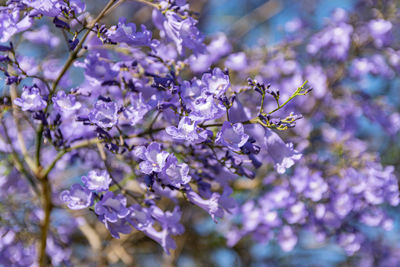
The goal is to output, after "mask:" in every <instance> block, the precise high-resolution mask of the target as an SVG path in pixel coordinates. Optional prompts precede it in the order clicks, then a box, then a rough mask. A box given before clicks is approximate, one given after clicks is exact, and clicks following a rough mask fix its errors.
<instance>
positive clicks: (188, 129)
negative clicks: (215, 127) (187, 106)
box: [165, 117, 208, 144]
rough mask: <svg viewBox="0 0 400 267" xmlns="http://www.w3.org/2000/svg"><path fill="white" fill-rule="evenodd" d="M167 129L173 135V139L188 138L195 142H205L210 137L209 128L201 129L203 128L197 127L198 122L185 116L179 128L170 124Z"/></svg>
mask: <svg viewBox="0 0 400 267" xmlns="http://www.w3.org/2000/svg"><path fill="white" fill-rule="evenodd" d="M165 131H166V132H167V134H169V135H170V136H172V138H173V139H176V140H182V141H184V140H186V141H188V142H189V143H193V144H198V143H201V142H204V141H205V140H206V139H207V137H208V132H207V130H203V131H201V129H200V128H199V127H197V122H195V121H192V120H190V119H189V118H188V117H183V118H182V119H181V120H180V121H179V124H178V128H176V127H175V126H168V127H167V128H166V129H165Z"/></svg>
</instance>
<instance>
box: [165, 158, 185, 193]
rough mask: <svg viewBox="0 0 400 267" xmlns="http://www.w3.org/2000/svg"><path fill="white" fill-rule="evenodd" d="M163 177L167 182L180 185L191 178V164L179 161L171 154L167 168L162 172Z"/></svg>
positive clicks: (176, 185)
mask: <svg viewBox="0 0 400 267" xmlns="http://www.w3.org/2000/svg"><path fill="white" fill-rule="evenodd" d="M161 178H162V180H163V182H164V183H165V184H170V185H173V186H175V187H180V186H181V185H184V184H187V183H189V182H190V180H191V177H190V175H189V166H188V165H187V164H186V163H178V160H177V158H176V157H175V156H174V155H169V157H168V158H167V162H166V164H165V168H164V170H163V171H162V173H161Z"/></svg>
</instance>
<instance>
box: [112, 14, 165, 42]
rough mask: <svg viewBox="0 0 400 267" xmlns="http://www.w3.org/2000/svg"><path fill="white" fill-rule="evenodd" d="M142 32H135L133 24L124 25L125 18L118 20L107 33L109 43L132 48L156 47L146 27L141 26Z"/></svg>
mask: <svg viewBox="0 0 400 267" xmlns="http://www.w3.org/2000/svg"><path fill="white" fill-rule="evenodd" d="M141 28H142V31H141V32H139V31H136V25H135V24H134V23H126V18H120V19H119V21H118V25H117V26H113V27H111V28H110V29H109V31H108V32H107V35H108V37H109V38H110V39H111V41H113V42H116V43H126V44H127V45H133V46H149V47H152V48H154V47H156V46H158V44H159V42H158V41H156V40H151V37H152V33H151V31H149V30H147V28H146V26H144V25H142V26H141Z"/></svg>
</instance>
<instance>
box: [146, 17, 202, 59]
mask: <svg viewBox="0 0 400 267" xmlns="http://www.w3.org/2000/svg"><path fill="white" fill-rule="evenodd" d="M153 20H154V22H155V23H154V24H155V25H156V26H157V27H159V28H160V29H161V30H163V31H164V32H165V34H166V35H167V36H168V38H170V39H171V40H172V41H173V42H174V43H175V45H176V47H177V50H178V53H179V54H182V53H183V48H184V47H187V48H189V49H190V50H192V51H194V52H195V53H198V52H201V51H203V50H204V44H203V36H202V35H201V34H200V31H199V30H198V29H197V27H196V24H197V21H196V20H195V19H193V18H192V17H188V18H185V19H182V18H181V17H180V16H179V15H178V14H176V13H175V12H173V11H166V12H165V14H164V15H163V14H162V13H161V12H160V11H158V10H156V9H154V10H153Z"/></svg>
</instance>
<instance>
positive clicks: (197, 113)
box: [189, 95, 226, 121]
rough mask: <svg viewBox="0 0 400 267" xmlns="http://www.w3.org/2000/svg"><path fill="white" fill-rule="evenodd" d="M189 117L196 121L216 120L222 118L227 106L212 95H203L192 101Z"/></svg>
mask: <svg viewBox="0 0 400 267" xmlns="http://www.w3.org/2000/svg"><path fill="white" fill-rule="evenodd" d="M190 109H191V112H190V114H189V118H190V119H192V120H194V121H205V120H215V119H218V118H221V117H222V116H223V115H224V114H225V112H226V108H225V106H224V105H222V104H221V103H220V102H219V101H218V102H216V100H215V99H214V97H213V96H212V95H209V96H201V97H198V98H196V99H195V100H193V101H192V102H191V105H190Z"/></svg>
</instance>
